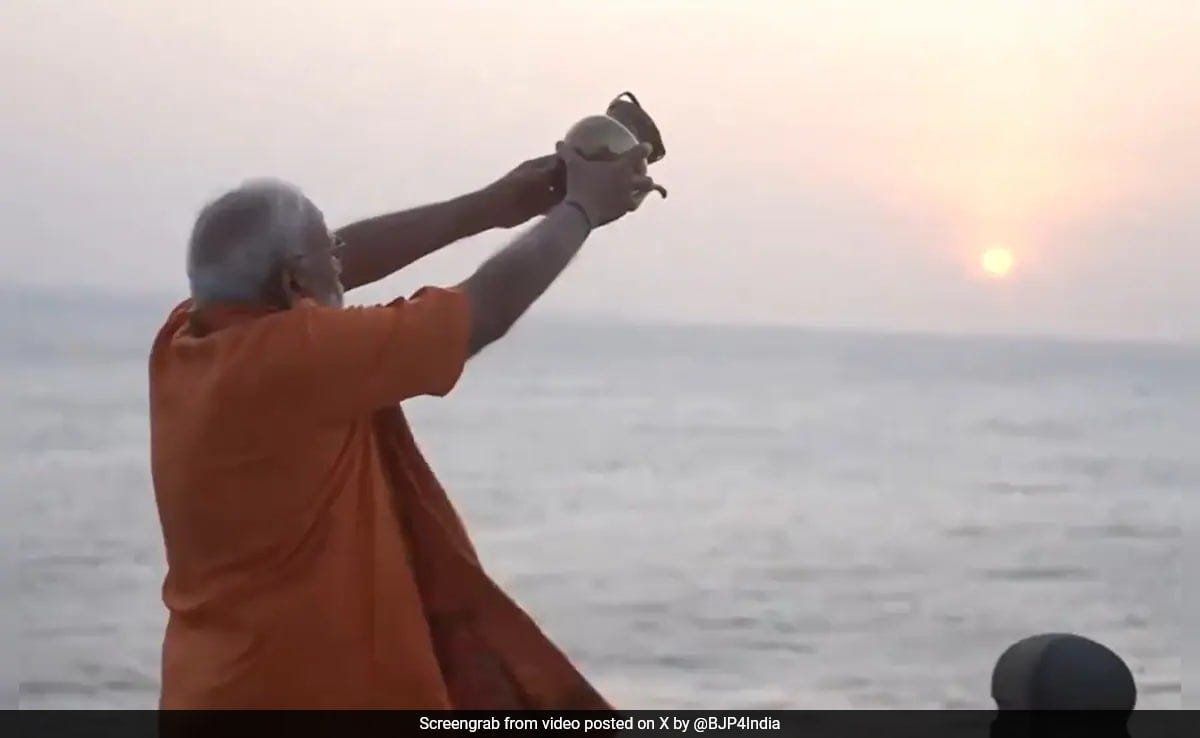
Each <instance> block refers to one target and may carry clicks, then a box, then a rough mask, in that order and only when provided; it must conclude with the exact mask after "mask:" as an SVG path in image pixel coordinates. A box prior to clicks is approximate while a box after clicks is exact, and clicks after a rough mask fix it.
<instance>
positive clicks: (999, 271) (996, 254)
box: [981, 249, 1013, 277]
mask: <svg viewBox="0 0 1200 738" xmlns="http://www.w3.org/2000/svg"><path fill="white" fill-rule="evenodd" d="M981 263H982V264H983V271H985V272H987V273H988V274H990V275H991V276H993V277H1007V276H1008V273H1009V272H1010V271H1012V267H1013V255H1012V252H1011V251H1009V250H1008V249H988V250H987V251H984V252H983V257H982V259H981Z"/></svg>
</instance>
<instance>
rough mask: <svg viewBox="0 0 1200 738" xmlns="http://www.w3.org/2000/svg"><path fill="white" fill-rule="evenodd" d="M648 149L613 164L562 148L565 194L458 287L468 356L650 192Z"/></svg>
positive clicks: (641, 148)
mask: <svg viewBox="0 0 1200 738" xmlns="http://www.w3.org/2000/svg"><path fill="white" fill-rule="evenodd" d="M649 153H650V149H649V145H648V144H642V145H641V146H638V147H635V148H633V149H631V150H630V151H628V152H626V153H625V154H624V155H622V156H621V157H620V158H618V159H616V160H614V161H604V162H599V161H597V162H593V161H587V160H585V159H583V158H582V157H580V156H579V155H578V154H577V153H576V152H575V151H573V150H571V149H570V148H569V147H566V146H565V145H563V144H561V143H560V144H559V146H558V155H559V157H560V158H561V159H562V160H563V161H564V162H565V163H566V196H565V198H564V200H563V202H562V203H560V204H558V205H556V206H554V207H553V208H551V210H550V211H549V213H547V215H546V217H545V218H544V219H543V220H542V221H541V222H540V223H538V224H537V225H535V226H534V227H533V228H531V229H530V230H529V231H527V232H526V233H524V234H522V235H521V236H519V237H518V238H517V239H516V240H514V241H513V242H512V243H511V244H509V245H508V246H506V247H505V248H504V249H503V250H502V251H500V252H499V253H497V254H496V255H495V256H493V257H492V258H490V259H488V260H487V261H486V262H484V264H483V265H482V266H481V267H479V269H478V270H477V271H476V272H475V273H474V274H473V275H471V277H469V278H468V279H467V280H466V281H465V282H463V283H462V284H461V285H459V289H461V290H463V291H464V292H465V293H466V294H467V297H468V299H469V300H470V303H471V320H472V324H471V338H470V352H471V354H472V355H474V354H475V353H477V352H479V351H480V349H482V348H483V347H484V346H487V345H488V344H489V343H491V342H492V341H495V340H496V339H498V338H500V337H501V336H503V335H504V334H505V333H507V332H508V329H509V328H511V327H512V325H513V323H515V322H516V321H517V319H518V318H520V317H521V315H523V314H524V313H525V311H526V310H528V309H529V306H530V305H532V304H533V303H534V301H535V300H537V299H538V298H539V297H540V296H541V295H542V293H544V292H545V291H546V288H548V287H549V286H550V284H551V283H552V282H553V281H554V280H555V279H556V278H557V277H558V275H559V274H561V273H562V271H563V269H565V268H566V266H567V264H569V263H570V262H571V259H572V258H573V257H574V256H575V254H576V253H578V251H579V248H580V246H582V245H583V242H584V240H586V239H587V237H588V234H589V233H590V232H591V230H592V228H593V227H599V226H602V225H605V224H607V223H610V222H612V221H614V220H616V219H617V218H620V217H621V216H623V215H625V214H626V213H628V212H629V211H630V210H632V209H633V208H634V207H636V198H635V195H636V194H637V193H644V192H647V191H649V190H650V189H652V188H653V186H654V182H653V181H652V180H651V179H650V178H649V177H648V176H646V175H644V174H642V173H641V172H644V171H645V163H646V157H647V155H648V154H649Z"/></svg>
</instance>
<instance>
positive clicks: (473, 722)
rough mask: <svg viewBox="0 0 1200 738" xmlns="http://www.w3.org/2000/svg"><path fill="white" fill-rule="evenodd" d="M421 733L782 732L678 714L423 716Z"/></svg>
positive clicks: (772, 723) (743, 721) (774, 722)
mask: <svg viewBox="0 0 1200 738" xmlns="http://www.w3.org/2000/svg"><path fill="white" fill-rule="evenodd" d="M420 727H421V730H455V731H467V732H468V733H475V732H482V731H492V730H517V731H519V730H572V731H580V730H582V731H583V732H585V733H587V732H589V731H597V732H609V731H614V730H635V729H636V730H662V731H670V732H673V733H688V732H695V733H706V732H708V731H721V730H779V729H780V722H779V718H774V717H758V718H751V717H745V716H741V717H739V716H736V715H708V716H700V717H680V716H677V715H666V716H654V717H634V716H632V715H630V716H628V717H606V718H568V717H549V718H513V717H504V718H498V717H489V718H428V717H422V718H421V721H420Z"/></svg>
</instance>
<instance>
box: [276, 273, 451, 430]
mask: <svg viewBox="0 0 1200 738" xmlns="http://www.w3.org/2000/svg"><path fill="white" fill-rule="evenodd" d="M288 312H292V313H296V314H295V315H290V316H286V318H285V319H287V320H288V321H289V325H288V326H286V328H285V329H284V330H272V331H271V332H270V334H269V336H268V340H266V341H264V344H265V345H264V346H263V348H264V349H265V353H267V354H268V355H270V356H272V357H273V358H274V361H272V360H268V361H267V364H268V365H270V366H272V371H271V372H270V374H271V375H272V376H271V378H270V381H271V382H272V383H274V384H275V386H274V387H272V388H270V390H269V391H270V392H271V393H272V394H280V395H282V396H285V397H291V398H293V400H294V401H295V402H296V403H297V406H298V407H308V408H310V409H311V410H312V411H313V412H314V413H316V414H317V415H320V416H321V417H323V418H327V419H338V418H344V417H352V416H356V415H361V414H362V413H365V412H372V411H374V410H378V409H381V408H384V407H387V406H389V405H394V404H396V403H398V402H400V401H401V400H405V399H407V398H410V397H416V396H419V395H437V396H442V395H445V394H446V393H448V392H449V391H450V390H451V389H453V388H454V385H455V384H457V382H458V379H459V377H460V376H461V375H462V371H463V367H464V365H465V364H466V361H467V358H468V344H469V340H470V331H471V316H470V303H469V300H468V299H467V297H466V295H465V294H463V293H462V292H461V291H459V290H455V289H444V288H436V287H426V288H424V289H422V290H420V291H418V292H417V293H415V294H414V295H413V296H412V297H411V298H408V299H400V300H396V301H395V302H392V303H390V304H388V305H380V306H373V307H351V308H344V309H343V308H328V307H320V306H315V305H312V306H308V307H306V308H303V309H300V310H295V311H288ZM301 398H304V399H301Z"/></svg>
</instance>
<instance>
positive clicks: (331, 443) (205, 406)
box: [150, 144, 653, 709]
mask: <svg viewBox="0 0 1200 738" xmlns="http://www.w3.org/2000/svg"><path fill="white" fill-rule="evenodd" d="M647 153H648V149H647V147H639V148H637V149H634V150H633V151H631V152H629V154H627V155H625V156H624V157H622V158H620V159H618V160H616V161H608V162H590V161H585V160H583V159H582V158H580V157H579V156H578V155H577V154H576V153H575V152H574V151H571V150H569V149H567V148H565V147H563V146H562V145H561V144H560V146H559V150H558V154H557V155H556V156H550V157H543V158H542V159H537V160H531V161H530V162H526V163H525V164H523V165H522V166H520V167H518V168H517V169H515V170H513V172H511V173H509V174H508V175H506V176H505V177H503V178H502V179H500V180H498V181H497V182H495V183H494V184H492V185H490V186H488V187H487V188H484V189H483V190H481V191H479V192H478V193H475V194H472V195H467V196H465V197H463V198H459V199H457V200H452V201H449V202H446V203H441V204H437V205H431V206H426V207H424V208H419V209H417V210H411V211H406V212H402V213H396V214H393V215H386V216H381V217H379V218H374V219H371V220H367V221H362V222H360V223H355V224H352V225H350V226H348V227H346V228H343V229H341V230H340V231H338V232H336V233H330V232H329V231H328V230H327V229H326V226H325V223H324V217H323V216H322V214H321V212H320V211H319V210H317V208H316V207H315V206H314V205H313V204H312V203H311V202H310V201H309V200H308V199H307V198H305V197H304V195H303V194H301V193H300V192H299V191H298V190H296V189H295V188H293V187H291V186H290V185H286V184H283V183H279V182H273V181H260V182H252V183H248V184H246V185H243V186H242V187H241V188H239V189H237V190H234V191H233V192H231V193H229V194H227V195H225V196H223V197H221V198H220V199H218V200H216V201H215V202H213V203H211V204H210V205H209V206H207V207H206V208H205V209H204V210H203V211H202V212H201V214H200V216H199V218H198V219H197V222H196V225H195V228H194V230H193V233H192V237H191V242H190V244H189V254H188V276H189V281H190V284H191V292H192V295H191V299H189V300H187V301H186V302H184V303H183V304H181V305H180V306H179V307H177V308H176V309H175V310H174V311H173V312H172V313H171V315H170V317H169V318H168V319H167V321H166V324H165V325H164V326H163V328H162V329H161V331H160V332H159V334H158V336H157V338H156V340H155V342H154V347H153V350H152V353H151V357H150V413H151V457H152V470H153V478H154V488H155V497H156V500H157V503H158V509H159V516H160V519H161V522H162V529H163V538H164V542H165V547H166V553H167V564H168V572H167V576H166V581H165V583H164V585H163V600H164V602H165V604H166V606H167V608H168V610H169V612H170V618H169V622H168V625H167V630H166V636H165V639H164V643H163V660H162V696H161V706H162V707H163V708H164V709H208V708H223V709H247V708H276V709H296V708H335V709H340V708H364V709H365V708H371V709H379V708H383V709H391V708H415V709H436V708H456V709H480V708H483V709H487V708H493V709H514V708H547V709H606V708H607V707H608V706H607V705H606V703H605V701H604V699H603V698H602V697H601V696H600V695H599V694H598V693H597V692H596V691H595V690H594V689H593V688H592V687H591V686H590V685H589V684H588V682H587V681H586V680H585V679H584V678H583V677H582V676H581V675H580V674H579V673H578V672H577V671H576V669H575V668H574V667H573V666H572V664H571V663H570V661H569V660H568V659H567V658H566V657H565V656H564V655H563V654H562V653H561V652H560V651H559V650H558V649H557V648H556V647H555V646H554V645H553V644H552V643H551V642H550V641H549V639H547V638H546V636H545V635H543V634H542V632H541V631H540V630H539V628H538V627H537V625H536V624H535V623H534V622H533V621H532V620H531V619H530V618H529V617H528V616H527V615H526V614H525V613H524V612H523V611H522V610H521V608H520V607H518V606H517V605H516V604H515V603H514V602H513V601H512V600H511V599H509V598H508V597H507V596H506V595H505V594H504V593H503V592H502V591H501V590H500V589H499V588H498V587H497V586H496V584H495V583H494V582H493V581H492V580H491V579H490V578H489V577H488V575H487V574H486V573H485V571H484V570H483V568H482V567H481V565H480V562H479V560H478V558H477V557H476V555H475V551H474V549H473V548H472V545H471V541H470V539H469V537H468V536H467V533H466V531H465V530H464V528H463V525H462V523H461V522H460V520H459V518H458V516H457V515H456V513H455V511H454V508H453V507H452V506H451V504H450V502H449V500H448V499H447V497H446V494H445V492H444V491H443V490H442V488H441V486H440V485H439V484H438V481H437V478H436V477H435V476H434V475H433V473H432V472H431V471H430V469H429V468H428V466H427V465H426V464H425V461H424V459H423V458H422V456H421V453H420V452H419V451H418V449H417V446H416V444H415V443H414V441H413V437H412V435H411V433H410V432H409V428H408V426H407V424H406V423H405V420H404V416H403V414H402V413H401V410H400V407H399V403H400V402H401V401H402V400H404V399H406V398H409V397H414V396H417V395H445V394H446V393H448V392H449V391H450V390H451V388H453V387H454V385H455V383H456V381H457V380H458V378H459V375H460V373H461V372H462V371H463V367H464V364H465V362H466V361H467V359H468V358H469V357H470V356H472V355H473V354H475V353H476V352H478V351H479V350H480V349H482V348H483V347H484V346H486V345H487V344H489V343H490V342H492V341H494V340H496V339H498V338H499V337H501V336H502V335H504V333H505V332H506V331H507V330H508V329H509V327H510V326H511V325H512V324H513V323H514V322H515V321H516V320H517V318H518V317H519V316H520V315H521V314H523V313H524V312H525V310H526V309H527V308H528V307H529V306H530V305H531V304H532V303H533V302H534V301H535V300H536V299H537V298H538V297H539V296H540V295H541V294H542V293H543V292H544V291H545V290H546V288H547V287H548V286H549V285H550V283H551V282H553V281H554V279H555V278H556V277H557V276H558V274H559V273H561V271H562V270H563V269H564V268H565V267H566V265H567V264H568V263H569V262H570V260H571V258H572V257H573V256H574V255H575V253H576V252H577V251H578V250H579V248H580V246H581V245H582V244H583V243H584V241H585V240H586V238H587V236H588V235H589V233H590V232H591V231H592V229H593V228H596V227H599V226H602V225H604V224H606V223H608V222H611V221H613V220H615V219H617V218H619V217H621V216H623V215H624V214H625V213H627V212H628V211H629V210H631V209H633V208H634V207H635V202H636V195H638V194H640V193H645V192H646V191H648V190H649V189H650V188H652V187H653V182H652V181H651V180H650V179H649V178H648V177H647V176H645V174H644V172H645V158H646V155H647ZM535 215H544V217H543V218H542V219H541V221H539V222H538V223H537V224H536V225H535V226H533V227H532V228H531V229H529V230H528V231H527V232H525V233H524V234H522V235H520V236H518V237H517V238H516V239H514V240H513V241H512V243H510V244H509V245H508V246H507V247H506V248H505V249H503V250H502V251H500V252H498V253H497V254H496V255H495V256H493V257H492V258H491V259H489V260H488V261H486V262H485V263H484V264H483V265H482V266H481V267H480V268H479V269H478V270H477V271H476V272H475V273H474V274H473V275H472V276H471V277H469V278H468V279H467V280H465V281H464V282H462V283H461V284H459V285H457V286H454V287H451V288H425V289H423V290H421V291H419V292H417V293H416V294H415V295H414V296H412V297H411V298H410V299H407V300H405V299H401V300H397V301H395V302H392V303H391V304H388V305H383V306H375V307H352V308H343V307H342V290H343V286H344V287H345V288H352V287H355V286H358V285H361V284H365V283H367V282H371V281H374V280H376V279H379V278H381V277H383V276H386V275H387V274H390V273H391V272H393V271H395V270H396V269H398V268H400V267H402V266H404V265H405V264H408V263H410V262H412V261H415V260H416V259H418V258H420V257H422V256H424V255H426V254H428V253H431V252H432V251H435V250H436V249H438V248H440V247H441V246H443V245H445V244H447V243H450V242H452V241H455V240H458V239H460V238H463V237H465V236H468V235H471V234H473V233H477V232H480V231H483V230H486V229H487V228H489V227H492V226H505V227H510V226H514V225H517V224H518V223H521V222H523V221H525V220H527V219H528V218H530V217H533V216H535Z"/></svg>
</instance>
